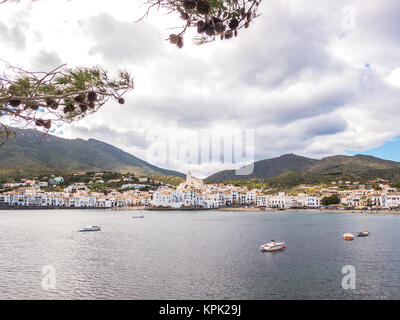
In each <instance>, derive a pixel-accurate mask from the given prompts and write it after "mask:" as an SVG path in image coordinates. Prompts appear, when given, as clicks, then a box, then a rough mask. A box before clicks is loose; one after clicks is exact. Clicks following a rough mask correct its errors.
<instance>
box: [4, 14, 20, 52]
mask: <svg viewBox="0 0 400 320" xmlns="http://www.w3.org/2000/svg"><path fill="white" fill-rule="evenodd" d="M0 40H1V41H4V42H7V43H8V44H11V46H12V47H14V48H15V49H17V50H23V49H25V45H26V39H25V35H24V33H23V32H22V30H21V27H20V26H18V25H15V26H11V27H9V26H7V25H6V24H5V23H3V22H1V21H0Z"/></svg>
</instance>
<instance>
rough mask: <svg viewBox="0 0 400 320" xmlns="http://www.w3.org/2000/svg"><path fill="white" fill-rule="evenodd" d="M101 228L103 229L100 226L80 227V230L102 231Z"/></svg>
mask: <svg viewBox="0 0 400 320" xmlns="http://www.w3.org/2000/svg"><path fill="white" fill-rule="evenodd" d="M100 230H101V228H100V227H99V226H91V227H86V228H82V229H79V232H88V231H100Z"/></svg>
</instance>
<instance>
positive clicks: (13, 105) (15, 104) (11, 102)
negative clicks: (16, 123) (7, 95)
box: [8, 100, 21, 108]
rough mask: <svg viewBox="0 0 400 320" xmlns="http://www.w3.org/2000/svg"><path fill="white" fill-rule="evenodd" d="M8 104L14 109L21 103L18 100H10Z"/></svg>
mask: <svg viewBox="0 0 400 320" xmlns="http://www.w3.org/2000/svg"><path fill="white" fill-rule="evenodd" d="M8 104H9V105H10V106H11V107H14V108H16V107H18V106H19V105H20V104H21V101H20V100H10V101H8Z"/></svg>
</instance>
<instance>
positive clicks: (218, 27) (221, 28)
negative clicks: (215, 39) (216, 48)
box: [215, 22, 226, 33]
mask: <svg viewBox="0 0 400 320" xmlns="http://www.w3.org/2000/svg"><path fill="white" fill-rule="evenodd" d="M225 29H226V26H225V25H224V24H223V23H222V22H218V23H216V24H215V31H216V32H217V33H221V32H224V31H225Z"/></svg>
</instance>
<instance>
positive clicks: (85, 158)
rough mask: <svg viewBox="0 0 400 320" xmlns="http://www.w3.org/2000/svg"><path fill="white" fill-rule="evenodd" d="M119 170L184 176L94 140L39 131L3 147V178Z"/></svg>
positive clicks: (19, 136) (0, 173)
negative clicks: (35, 174)
mask: <svg viewBox="0 0 400 320" xmlns="http://www.w3.org/2000/svg"><path fill="white" fill-rule="evenodd" d="M55 170H58V171H65V172H72V171H102V170H104V171H116V172H130V173H133V174H136V175H168V176H177V177H184V174H182V173H180V172H176V171H171V170H166V169H162V168H159V167H157V166H154V165H151V164H150V163H147V162H146V161H143V160H141V159H139V158H137V157H135V156H133V155H131V154H129V153H127V152H124V151H122V150H121V149H118V148H116V147H114V146H112V145H110V144H107V143H104V142H101V141H98V140H95V139H89V140H83V139H63V138H59V137H56V136H53V135H50V134H48V135H43V133H42V132H38V131H36V130H29V129H27V130H18V132H17V135H16V137H15V138H14V139H12V140H10V141H8V142H7V143H6V144H4V145H3V146H2V147H0V176H3V177H4V176H5V175H10V174H17V175H21V173H22V174H23V173H24V172H30V173H36V172H37V174H46V173H48V172H54V171H55Z"/></svg>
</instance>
